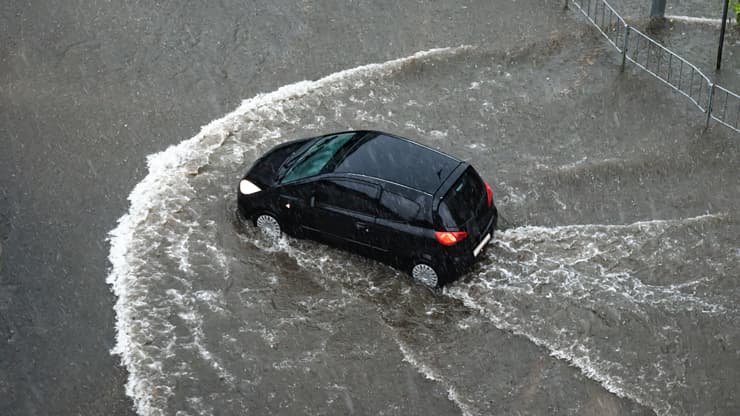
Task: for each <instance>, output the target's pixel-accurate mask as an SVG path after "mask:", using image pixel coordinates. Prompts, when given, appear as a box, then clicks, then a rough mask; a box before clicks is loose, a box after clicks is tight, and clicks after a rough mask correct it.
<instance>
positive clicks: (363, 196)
mask: <svg viewBox="0 0 740 416" xmlns="http://www.w3.org/2000/svg"><path fill="white" fill-rule="evenodd" d="M379 194H380V187H379V186H378V185H376V184H374V183H371V182H368V181H364V180H361V179H354V178H351V179H350V178H329V179H323V180H321V181H317V183H316V187H315V188H314V194H313V195H312V196H311V197H310V198H309V205H310V209H309V212H310V215H308V216H307V217H306V220H305V227H306V228H309V229H310V230H311V231H314V232H315V233H317V234H319V235H321V236H322V237H324V238H326V239H328V240H331V241H333V242H335V243H337V244H339V245H347V246H348V247H347V248H350V249H352V248H359V249H363V251H365V250H364V249H365V248H367V247H368V246H369V238H370V237H369V234H370V232H371V230H372V226H373V224H374V222H375V214H376V211H377V203H378V195H379Z"/></svg>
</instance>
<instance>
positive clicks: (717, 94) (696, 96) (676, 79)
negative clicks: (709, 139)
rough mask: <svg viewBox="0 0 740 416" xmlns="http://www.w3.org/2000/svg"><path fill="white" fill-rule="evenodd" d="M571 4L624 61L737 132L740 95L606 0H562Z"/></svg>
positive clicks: (739, 119) (739, 122)
mask: <svg viewBox="0 0 740 416" xmlns="http://www.w3.org/2000/svg"><path fill="white" fill-rule="evenodd" d="M569 3H570V4H573V5H574V6H575V7H576V8H577V9H578V10H580V12H581V13H583V15H584V16H586V18H587V19H588V20H589V22H591V24H593V25H594V26H595V27H596V29H597V30H598V31H599V32H600V33H601V34H602V35H603V36H604V37H605V38H606V40H607V41H608V42H609V43H610V44H611V45H612V46H613V47H614V48H615V49H616V50H617V51H618V52H620V53H621V55H622V70H624V67H625V64H626V62H627V61H629V62H632V63H633V64H635V65H636V66H637V67H639V68H640V69H643V70H644V71H645V72H647V73H648V74H650V75H652V76H653V77H655V78H657V79H659V80H660V81H662V82H663V83H665V84H666V85H668V86H669V87H670V88H672V89H673V90H675V91H677V92H678V93H680V94H682V95H684V96H686V97H687V98H688V99H689V100H690V101H691V102H692V103H693V104H694V105H696V106H697V107H698V108H699V110H701V111H702V112H703V113H705V114H706V126H707V127H708V126H709V122H710V121H711V120H715V121H717V122H718V123H720V124H722V125H724V126H727V127H729V128H731V129H733V130H735V131H736V132H738V133H740V95H738V94H736V93H734V92H732V91H730V90H728V89H727V88H724V87H722V86H720V85H717V84H714V83H712V80H711V79H710V78H709V77H707V76H706V75H704V73H703V72H701V71H700V70H699V68H697V67H696V66H695V65H694V64H692V63H691V62H689V61H687V60H686V59H684V58H682V57H681V56H679V55H678V54H676V53H675V52H673V51H671V50H670V49H668V48H666V47H665V46H663V45H661V44H660V43H658V42H657V41H655V40H654V39H652V38H651V37H650V36H648V35H646V34H644V33H642V32H640V31H639V30H638V29H636V28H634V27H632V26H630V25H628V24H627V23H626V22H625V21H624V18H623V17H622V16H620V15H619V13H617V12H616V11H615V10H614V8H613V7H612V6H611V5H609V3H607V2H606V0H565V7H568V4H569Z"/></svg>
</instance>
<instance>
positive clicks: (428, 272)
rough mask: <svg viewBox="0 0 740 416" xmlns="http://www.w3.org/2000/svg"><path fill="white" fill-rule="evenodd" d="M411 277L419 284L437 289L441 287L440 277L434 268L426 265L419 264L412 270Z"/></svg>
mask: <svg viewBox="0 0 740 416" xmlns="http://www.w3.org/2000/svg"><path fill="white" fill-rule="evenodd" d="M411 277H413V278H414V280H416V281H417V282H419V283H421V284H423V285H425V286H428V287H431V288H435V287H437V286H438V285H439V276H438V275H437V271H436V270H434V268H433V267H432V266H430V265H428V264H426V263H417V264H416V265H414V267H413V268H412V269H411Z"/></svg>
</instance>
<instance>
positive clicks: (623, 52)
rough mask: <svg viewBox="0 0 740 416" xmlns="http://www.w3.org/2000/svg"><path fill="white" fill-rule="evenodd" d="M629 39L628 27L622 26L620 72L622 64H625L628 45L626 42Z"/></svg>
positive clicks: (626, 25) (622, 69)
mask: <svg viewBox="0 0 740 416" xmlns="http://www.w3.org/2000/svg"><path fill="white" fill-rule="evenodd" d="M629 37H630V25H628V24H625V25H624V45H622V68H621V69H620V71H621V72H624V64H625V63H626V62H627V46H628V45H629V43H628V40H629Z"/></svg>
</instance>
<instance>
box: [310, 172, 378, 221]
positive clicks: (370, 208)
mask: <svg viewBox="0 0 740 416" xmlns="http://www.w3.org/2000/svg"><path fill="white" fill-rule="evenodd" d="M379 193H380V187H379V186H377V185H375V184H372V183H368V182H364V181H359V180H353V179H328V180H325V181H322V183H321V191H320V192H319V193H317V202H318V203H319V204H323V205H329V206H333V207H336V208H341V209H344V210H348V211H353V212H358V213H360V214H365V215H373V216H374V215H375V214H376V210H377V205H378V194H379Z"/></svg>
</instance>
